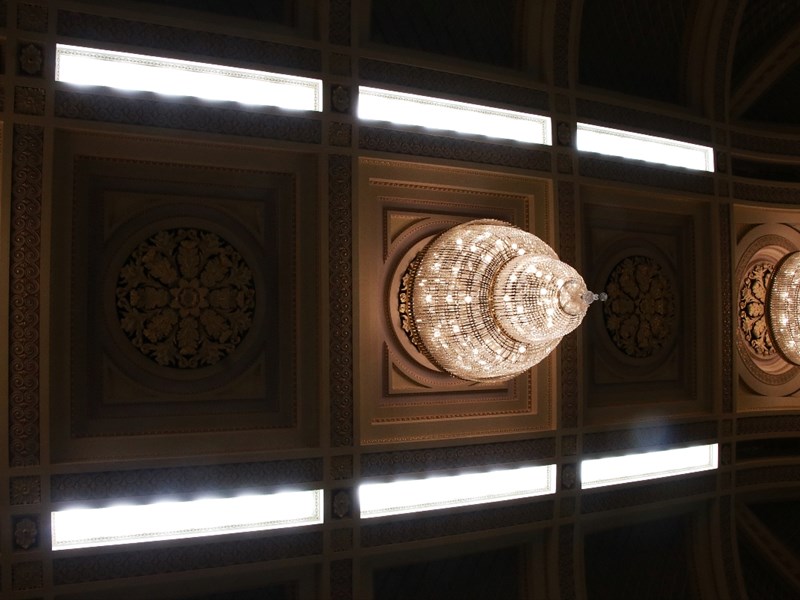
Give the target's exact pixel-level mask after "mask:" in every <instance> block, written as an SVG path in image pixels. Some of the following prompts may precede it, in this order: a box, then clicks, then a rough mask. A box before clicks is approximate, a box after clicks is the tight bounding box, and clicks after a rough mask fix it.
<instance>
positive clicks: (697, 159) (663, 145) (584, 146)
mask: <svg viewBox="0 0 800 600" xmlns="http://www.w3.org/2000/svg"><path fill="white" fill-rule="evenodd" d="M577 148H578V150H583V151H586V152H598V153H600V154H607V155H609V156H620V157H622V158H634V159H638V160H643V161H646V162H652V163H660V164H664V165H670V166H674V167H685V168H687V169H695V170H699V171H711V172H713V171H714V151H713V149H712V148H710V147H708V146H699V145H697V144H690V143H688V142H679V141H677V140H671V139H669V138H662V137H655V136H652V135H644V134H641V133H633V132H631V131H623V130H621V129H611V128H609V127H600V126H598V125H588V124H586V123H578V135H577Z"/></svg>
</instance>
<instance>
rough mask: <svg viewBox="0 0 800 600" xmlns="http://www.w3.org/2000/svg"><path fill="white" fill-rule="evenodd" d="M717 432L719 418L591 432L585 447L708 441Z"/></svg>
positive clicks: (622, 447)
mask: <svg viewBox="0 0 800 600" xmlns="http://www.w3.org/2000/svg"><path fill="white" fill-rule="evenodd" d="M717 435H718V434H717V422H716V421H703V422H701V423H686V424H683V425H664V426H660V427H645V428H639V429H624V430H619V431H602V432H598V433H587V434H586V435H584V436H583V451H584V452H585V453H587V454H590V453H594V452H613V451H615V450H631V449H634V448H655V447H659V446H669V445H673V444H682V443H686V442H708V441H710V440H714V439H716V437H717Z"/></svg>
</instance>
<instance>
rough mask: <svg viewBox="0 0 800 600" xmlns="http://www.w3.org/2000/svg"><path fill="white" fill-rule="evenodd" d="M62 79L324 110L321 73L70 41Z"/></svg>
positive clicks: (59, 67)
mask: <svg viewBox="0 0 800 600" xmlns="http://www.w3.org/2000/svg"><path fill="white" fill-rule="evenodd" d="M56 81H63V82H65V83H72V84H76V85H96V86H106V87H111V88H115V89H120V90H137V91H147V92H155V93H158V94H165V95H169V96H193V97H197V98H204V99H206V100H228V101H234V102H240V103H242V104H252V105H259V106H277V107H280V108H288V109H293V110H313V111H321V110H322V81H321V80H319V79H310V78H307V77H294V76H291V75H281V74H277V73H267V72H265V71H254V70H250V69H239V68H234V67H225V66H221V65H213V64H207V63H199V62H190V61H186V60H174V59H171V58H160V57H156V56H147V55H144V54H130V53H127V52H113V51H110V50H100V49H97V48H84V47H81V46H67V45H64V44H58V45H57V46H56Z"/></svg>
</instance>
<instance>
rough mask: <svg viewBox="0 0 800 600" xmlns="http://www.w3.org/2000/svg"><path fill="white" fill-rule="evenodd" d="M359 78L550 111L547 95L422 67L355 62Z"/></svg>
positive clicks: (378, 61)
mask: <svg viewBox="0 0 800 600" xmlns="http://www.w3.org/2000/svg"><path fill="white" fill-rule="evenodd" d="M358 74H359V75H360V76H361V79H363V80H366V81H372V82H375V83H389V84H396V85H403V86H407V87H409V88H412V89H415V90H428V91H431V92H442V93H444V94H447V95H448V97H450V96H452V95H453V94H458V95H459V96H463V97H464V98H475V99H476V100H488V101H492V102H502V103H503V104H504V105H511V106H518V107H520V108H533V109H537V110H542V111H547V110H549V109H550V103H549V97H548V94H547V92H542V91H539V90H532V89H529V88H524V87H520V86H517V85H510V84H506V83H497V82H493V81H486V80H485V79H476V78H474V77H467V76H465V75H456V74H454V73H445V72H442V71H434V70H431V69H423V68H422V67H414V66H410V65H400V64H396V63H388V62H383V61H380V60H373V59H370V58H362V59H361V60H359V62H358Z"/></svg>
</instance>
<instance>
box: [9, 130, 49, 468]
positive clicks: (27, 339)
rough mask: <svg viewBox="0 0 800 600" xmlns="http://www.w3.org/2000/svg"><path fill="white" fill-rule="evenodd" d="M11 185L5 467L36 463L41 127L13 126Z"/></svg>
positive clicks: (37, 460)
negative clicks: (6, 461)
mask: <svg viewBox="0 0 800 600" xmlns="http://www.w3.org/2000/svg"><path fill="white" fill-rule="evenodd" d="M13 152H14V155H13V157H12V165H13V173H12V185H11V227H10V238H11V248H10V256H11V265H10V273H11V277H10V291H11V297H10V303H9V305H10V306H9V308H10V313H9V332H8V333H9V336H8V337H9V344H10V348H9V354H10V364H9V371H10V372H9V390H8V392H9V393H8V415H9V428H8V431H9V433H8V435H9V465H10V466H11V467H26V466H32V465H38V464H39V460H40V457H39V377H40V371H39V368H40V365H39V345H40V337H39V317H40V315H39V309H40V294H41V289H40V263H41V256H40V251H41V228H42V221H41V214H42V163H43V161H44V129H43V128H42V127H38V126H35V125H15V126H14V139H13Z"/></svg>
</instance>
